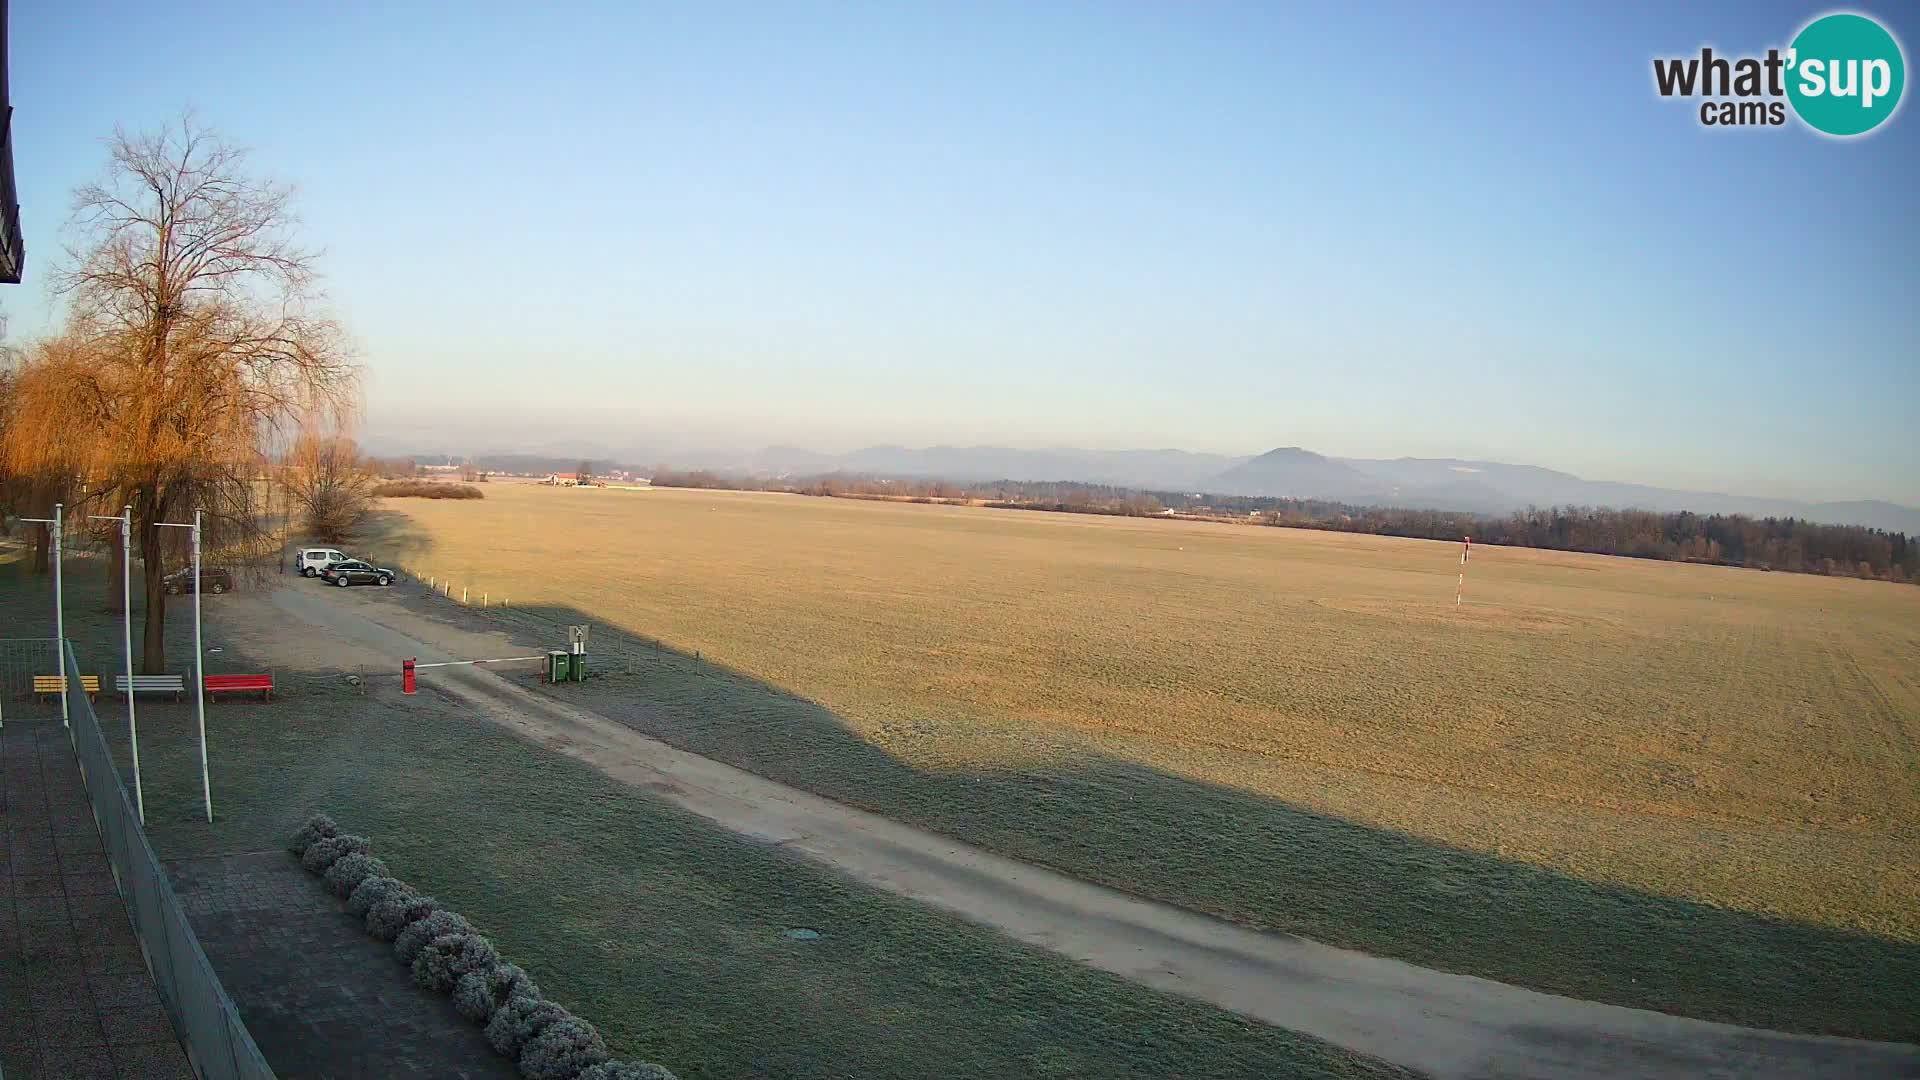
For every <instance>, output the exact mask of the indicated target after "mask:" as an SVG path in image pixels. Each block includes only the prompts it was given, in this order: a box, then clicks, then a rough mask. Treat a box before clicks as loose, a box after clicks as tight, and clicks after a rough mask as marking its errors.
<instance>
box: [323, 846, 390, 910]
mask: <svg viewBox="0 0 1920 1080" xmlns="http://www.w3.org/2000/svg"><path fill="white" fill-rule="evenodd" d="M386 876H387V864H386V863H383V862H381V861H380V860H379V859H376V858H374V857H373V856H371V855H362V854H359V853H358V852H356V853H354V854H352V855H342V856H340V857H339V858H338V859H336V860H334V863H333V865H332V866H329V867H327V888H329V889H332V890H333V895H335V896H338V897H341V898H343V899H344V898H345V897H348V896H351V895H352V894H353V890H355V889H357V888H359V887H360V883H361V882H363V881H365V880H367V879H368V878H370V877H386Z"/></svg>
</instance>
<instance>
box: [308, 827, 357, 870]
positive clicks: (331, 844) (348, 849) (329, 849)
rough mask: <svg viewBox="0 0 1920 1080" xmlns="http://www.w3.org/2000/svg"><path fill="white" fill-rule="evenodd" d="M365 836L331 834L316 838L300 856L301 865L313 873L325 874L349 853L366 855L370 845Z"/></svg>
mask: <svg viewBox="0 0 1920 1080" xmlns="http://www.w3.org/2000/svg"><path fill="white" fill-rule="evenodd" d="M370 846H371V845H369V844H368V843H367V838H366V837H364V836H353V835H343V836H329V837H325V838H323V839H320V840H315V841H314V842H313V843H312V844H310V845H308V847H307V850H306V852H305V854H303V855H301V856H300V865H301V866H304V867H306V868H307V872H308V873H311V874H324V873H326V871H327V868H328V867H330V866H332V865H333V864H334V863H335V862H337V861H339V860H340V859H343V858H345V857H346V856H348V855H365V854H366V853H367V849H368V848H369V847H370Z"/></svg>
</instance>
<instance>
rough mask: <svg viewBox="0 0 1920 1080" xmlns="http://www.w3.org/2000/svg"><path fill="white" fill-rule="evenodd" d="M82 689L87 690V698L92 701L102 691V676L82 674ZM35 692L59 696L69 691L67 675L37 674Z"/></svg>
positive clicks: (34, 683) (45, 695) (34, 678)
mask: <svg viewBox="0 0 1920 1080" xmlns="http://www.w3.org/2000/svg"><path fill="white" fill-rule="evenodd" d="M80 689H82V690H85V691H86V692H87V699H88V700H89V701H91V700H92V699H93V698H95V697H97V696H98V695H99V693H100V676H98V675H82V676H80ZM33 692H34V693H36V694H40V695H42V696H44V697H59V696H60V695H61V694H64V693H66V692H67V677H66V676H65V675H35V676H34V677H33Z"/></svg>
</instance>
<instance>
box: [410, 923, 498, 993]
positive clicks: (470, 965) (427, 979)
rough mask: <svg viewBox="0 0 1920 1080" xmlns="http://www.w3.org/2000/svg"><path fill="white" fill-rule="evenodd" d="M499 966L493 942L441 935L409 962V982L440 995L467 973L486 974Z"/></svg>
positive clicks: (428, 943) (468, 935) (484, 939)
mask: <svg viewBox="0 0 1920 1080" xmlns="http://www.w3.org/2000/svg"><path fill="white" fill-rule="evenodd" d="M499 963H500V954H499V953H497V952H495V951H494V948H493V942H491V941H488V940H487V939H486V938H484V937H481V936H480V935H479V934H473V933H467V934H442V935H440V936H439V937H437V938H434V939H433V940H432V941H429V942H427V947H426V948H424V949H421V950H420V955H419V956H416V957H414V958H413V981H414V982H416V983H419V984H420V985H421V986H424V987H426V988H427V989H429V990H434V991H437V992H439V993H442V994H444V993H447V992H449V991H451V990H452V989H453V986H454V984H455V983H457V982H459V981H460V979H461V978H462V977H463V976H465V975H467V974H468V973H469V972H484V971H488V970H490V969H492V968H494V967H496V966H498V965H499Z"/></svg>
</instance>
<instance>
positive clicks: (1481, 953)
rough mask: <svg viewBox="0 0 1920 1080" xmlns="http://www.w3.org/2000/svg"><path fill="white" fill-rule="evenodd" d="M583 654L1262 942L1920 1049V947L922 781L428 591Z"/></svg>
mask: <svg viewBox="0 0 1920 1080" xmlns="http://www.w3.org/2000/svg"><path fill="white" fill-rule="evenodd" d="M411 602H413V603H415V604H416V605H417V606H420V605H424V607H423V610H427V611H430V612H432V613H433V614H434V615H435V616H436V617H437V618H439V619H441V620H443V621H446V622H449V623H451V624H456V625H461V626H464V627H466V628H469V629H471V628H481V627H485V628H491V629H503V628H504V629H506V630H508V631H509V632H510V633H511V634H512V636H513V638H514V640H515V642H516V643H517V644H520V645H525V646H527V647H528V648H529V649H541V648H551V647H560V646H563V645H564V643H565V627H566V626H567V625H569V624H574V623H591V624H593V652H592V656H591V661H592V664H593V665H594V667H595V669H596V672H595V677H592V678H590V679H589V680H588V681H587V683H586V684H584V685H583V686H581V687H578V688H562V689H560V690H558V691H556V692H558V693H561V694H563V695H575V696H577V697H578V698H579V699H580V701H581V702H582V703H583V704H587V705H589V706H590V707H592V708H593V709H595V710H596V711H598V712H600V713H602V714H604V715H607V716H609V717H611V718H614V719H617V720H619V721H621V722H622V723H625V724H627V725H629V726H631V727H633V728H635V729H637V730H640V731H643V732H645V733H647V734H649V735H654V736H657V737H659V738H661V739H664V740H665V741H667V742H669V743H672V744H673V745H675V746H678V747H681V748H683V749H687V750H691V751H694V752H696V753H700V754H703V755H706V756H709V757H713V758H716V759H718V760H721V761H725V762H728V763H730V764H733V765H736V766H739V767H741V768H745V769H748V770H750V771H753V772H756V773H759V774H761V775H763V776H768V777H771V778H774V779H777V780H780V781H782V782H785V783H789V784H792V785H794V786H796V787H800V788H804V789H807V790H809V791H813V792H816V793H818V794H822V795H826V796H828V797H831V798H834V799H837V800H839V801H841V802H845V803H848V804H851V805H855V806H859V807H862V808H864V809H867V810H871V811H874V812H876V813H879V814H883V815H885V816H888V817H891V818H896V819H899V820H902V821H908V822H912V823H914V824H917V825H921V826H924V827H926V828H930V829H933V830H936V831H939V832H942V833H945V834H948V835H951V836H954V837H957V838H959V839H962V840H965V841H967V842H969V843H973V844H977V845H979V846H981V847H984V848H987V849H990V850H993V851H998V852H1001V853H1004V854H1007V855H1011V856H1014V857H1016V858H1020V859H1025V860H1028V861H1032V862H1036V863H1041V864H1044V865H1047V866H1051V867H1054V868H1056V869H1059V870H1062V871H1065V872H1067V873H1070V874H1073V875H1075V876H1077V877H1081V878H1085V879H1088V880H1092V881H1098V882H1102V883H1104V884H1107V885H1111V886H1114V887H1116V888H1120V889H1124V890H1127V891H1129V892H1134V893H1137V894H1141V895H1145V896H1148V897H1151V898H1153V899H1157V900H1163V901H1167V902H1171V903H1174V904H1178V905H1181V906H1184V907H1189V908H1193V909H1195V910H1200V911H1205V912H1209V913H1213V914H1216V915H1220V916H1223V917H1225V918H1228V919H1232V920H1234V921H1236V922H1240V923H1243V924H1246V925H1250V926H1256V927H1260V928H1263V929H1270V930H1276V931H1282V932H1288V933H1297V934H1300V935H1302V936H1305V937H1309V938H1312V939H1314V940H1317V941H1321V942H1325V943H1327V944H1331V945H1338V946H1343V947H1347V948H1353V949H1358V950H1362V951H1366V952H1372V953H1379V954H1384V955H1389V956H1394V957H1398V958H1400V959H1403V960H1408V961H1411V962H1414V963H1418V964H1423V965H1427V966H1431V967H1435V968H1440V969H1444V970H1449V971H1457V972H1464V973H1468V974H1474V975H1480V976H1484V977H1487V978H1493V979H1499V980H1501V981H1505V982H1512V983H1516V984H1519V985H1523V986H1529V987H1533V988H1535V989H1540V990H1546V991H1550V992H1553V993H1558V994H1565V995H1568V996H1571V997H1580V998H1588V999H1593V1000H1600V1001H1607V1002H1612V1003H1616V1004H1621V1005H1630V1006H1635V1007H1640V1008H1649V1009H1657V1010H1660V1011H1663V1012H1671V1013H1676V1014H1680V1015H1686V1016H1695V1017H1701V1018H1705V1019H1712V1020H1721V1021H1726V1022H1729V1023H1738V1024H1744V1025H1751V1026H1758V1027H1767V1028H1777V1029H1781V1030H1789V1031H1801V1032H1811V1033H1819V1034H1835V1035H1852V1036H1858V1037H1863V1038H1872V1039H1889V1040H1899V1041H1920V944H1915V943H1912V942H1904V941H1898V940H1892V939H1888V938H1883V937H1877V936H1874V935H1871V934H1865V933H1852V932H1847V931H1842V930H1837V929H1832V928H1828V927H1821V926H1816V925H1811V924H1807V923H1803V922H1798V921H1794V920H1789V919H1781V918H1774V917H1768V916H1764V915H1758V914H1753V913H1749V912H1743V911H1737V910H1732V909H1728V908H1721V907H1715V906H1711V905H1706V904H1701V903H1698V902H1693V901H1688V900H1682V899H1676V898H1672V897H1667V896H1660V895H1654V894H1650V893H1647V892H1643V891H1638V890H1634V889H1629V888H1623V887H1619V886H1614V885H1607V884H1601V883H1596V882H1592V881H1587V880H1583V879H1580V878H1576V877H1572V876H1569V875H1567V874H1563V873H1560V872H1557V871H1554V870H1550V869H1545V868H1541V867H1537V866H1533V865H1529V864H1525V863H1519V862H1515V861H1511V860H1507V859H1502V858H1499V857H1497V856H1493V855H1488V854H1485V853H1482V852H1476V851H1468V850H1463V849H1460V848H1456V847H1451V846H1448V845H1445V844H1441V843H1438V842H1435V841H1432V840H1428V839H1425V838H1421V837H1416V836H1412V835H1408V834H1405V833H1400V832H1396V831H1392V830H1387V829H1382V828H1377V827H1372V826H1367V825H1361V824H1356V823H1354V822H1352V821H1348V820H1344V819H1341V818H1337V817H1332V816H1329V815H1326V814H1322V813H1318V812H1315V811H1312V810H1308V809H1303V808H1301V807H1298V806H1294V805H1290V804H1288V803H1285V802H1281V801H1278V800H1275V799H1272V798H1269V797H1266V796H1264V795H1259V794H1255V793H1251V792H1247V791H1243V790H1239V789H1235V788H1229V787H1223V786H1220V785H1216V784H1211V783H1207V782H1205V781H1199V780H1194V779H1191V778H1187V777H1182V776H1175V775H1169V774H1168V773H1166V772H1163V771H1160V770H1158V769H1154V768H1151V767H1147V766H1143V765H1139V764H1136V763H1133V762H1129V761H1126V760H1123V759H1119V758H1115V757H1112V756H1110V755H1106V754H1100V753H1092V752H1089V753H1084V754H1080V755H1077V756H1074V757H1072V758H1071V759H1070V760H1065V761H1063V760H1061V759H1060V757H1059V755H1048V756H1047V758H1046V759H1045V760H1043V761H1038V762H1035V763H1032V764H1026V763H1020V764H1012V765H1001V766H994V767H980V768H970V767H959V768H953V769H928V768H920V767H916V766H914V765H911V764H908V763H905V762H903V761H901V760H900V759H898V758H897V757H895V756H894V755H892V754H890V753H889V752H887V751H886V750H884V749H882V748H880V747H878V746H875V745H874V744H873V743H871V742H869V741H867V740H866V739H865V738H863V737H861V736H860V735H859V734H858V733H857V732H855V731H853V730H852V729H851V728H850V727H849V725H848V724H847V723H846V722H845V721H844V720H842V719H841V718H840V717H838V716H836V715H835V714H834V713H833V712H831V711H830V710H828V709H826V708H824V707H822V706H820V705H818V704H816V703H814V702H811V701H808V700H805V699H803V698H800V697H797V696H795V695H792V694H790V693H787V692H786V691H783V690H781V689H780V688H778V687H776V686H771V685H768V684H766V683H763V682H760V681H758V680H756V679H753V678H751V677H749V676H746V675H743V674H741V673H739V672H735V671H732V670H729V669H727V668H724V667H722V666H720V665H717V664H715V663H712V662H710V661H707V660H704V659H702V658H699V657H696V656H691V655H688V654H685V653H682V652H679V651H677V650H675V649H672V648H669V647H667V646H664V645H662V644H660V643H658V642H655V641H652V640H649V639H646V638H644V637H641V636H638V635H635V634H632V633H628V632H625V631H622V630H620V629H618V628H616V627H612V626H609V625H607V624H606V623H605V622H603V621H601V620H600V619H599V618H597V617H596V616H594V615H592V614H590V613H588V612H584V611H581V610H579V609H577V608H572V607H520V608H511V609H489V610H487V611H485V612H484V613H483V612H481V611H477V610H474V609H471V608H464V607H461V606H459V605H457V604H450V603H446V602H444V601H436V600H429V599H427V598H426V597H425V596H424V594H420V595H417V596H416V597H413V598H411Z"/></svg>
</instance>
